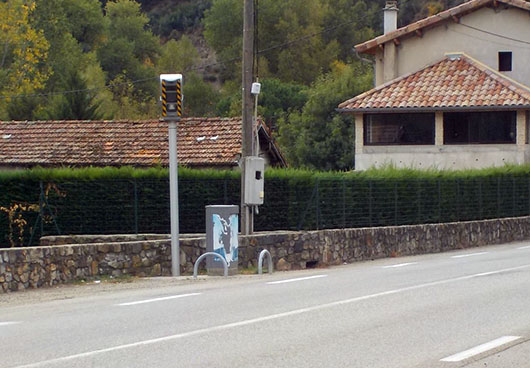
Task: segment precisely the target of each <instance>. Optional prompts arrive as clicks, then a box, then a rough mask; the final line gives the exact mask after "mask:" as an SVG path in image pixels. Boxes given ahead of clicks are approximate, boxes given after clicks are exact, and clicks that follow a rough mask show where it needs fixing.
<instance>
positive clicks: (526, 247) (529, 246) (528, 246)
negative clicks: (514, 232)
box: [517, 245, 530, 249]
mask: <svg viewBox="0 0 530 368" xmlns="http://www.w3.org/2000/svg"><path fill="white" fill-rule="evenodd" d="M529 248H530V245H527V246H525V247H519V248H517V249H529Z"/></svg>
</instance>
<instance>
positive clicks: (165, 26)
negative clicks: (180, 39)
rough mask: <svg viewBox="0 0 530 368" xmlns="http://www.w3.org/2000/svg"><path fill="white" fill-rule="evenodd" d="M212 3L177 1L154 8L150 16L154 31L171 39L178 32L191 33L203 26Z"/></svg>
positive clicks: (197, 0)
mask: <svg viewBox="0 0 530 368" xmlns="http://www.w3.org/2000/svg"><path fill="white" fill-rule="evenodd" d="M211 3H212V1H211V0H194V1H180V2H179V1H177V2H168V3H166V4H163V5H162V4H161V5H159V6H157V7H155V8H152V9H151V11H149V13H148V15H149V18H150V19H151V25H152V28H153V31H154V32H155V33H156V34H158V35H161V36H163V37H171V36H173V35H174V34H175V33H177V32H179V33H189V32H191V31H192V30H194V29H196V28H199V27H200V26H201V21H202V19H203V18H204V12H205V11H206V10H207V9H209V8H210V6H211ZM151 6H152V4H151Z"/></svg>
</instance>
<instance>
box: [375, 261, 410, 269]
mask: <svg viewBox="0 0 530 368" xmlns="http://www.w3.org/2000/svg"><path fill="white" fill-rule="evenodd" d="M415 264H418V262H408V263H399V264H395V265H390V266H383V267H382V268H397V267H405V266H410V265H415Z"/></svg>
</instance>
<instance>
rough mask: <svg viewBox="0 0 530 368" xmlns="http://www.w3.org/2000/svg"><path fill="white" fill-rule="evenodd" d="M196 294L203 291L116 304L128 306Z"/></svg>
mask: <svg viewBox="0 0 530 368" xmlns="http://www.w3.org/2000/svg"><path fill="white" fill-rule="evenodd" d="M195 295H201V293H191V294H180V295H172V296H164V297H162V298H154V299H146V300H139V301H136V302H129V303H120V304H116V305H118V306H120V307H123V306H126V305H137V304H145V303H153V302H160V301H163V300H171V299H179V298H186V297H188V296H195Z"/></svg>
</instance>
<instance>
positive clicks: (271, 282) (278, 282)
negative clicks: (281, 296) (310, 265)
mask: <svg viewBox="0 0 530 368" xmlns="http://www.w3.org/2000/svg"><path fill="white" fill-rule="evenodd" d="M322 277H328V275H316V276H308V277H299V278H296V279H287V280H280V281H270V282H267V284H268V285H276V284H286V283H288V282H296V281H305V280H311V279H320V278H322Z"/></svg>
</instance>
